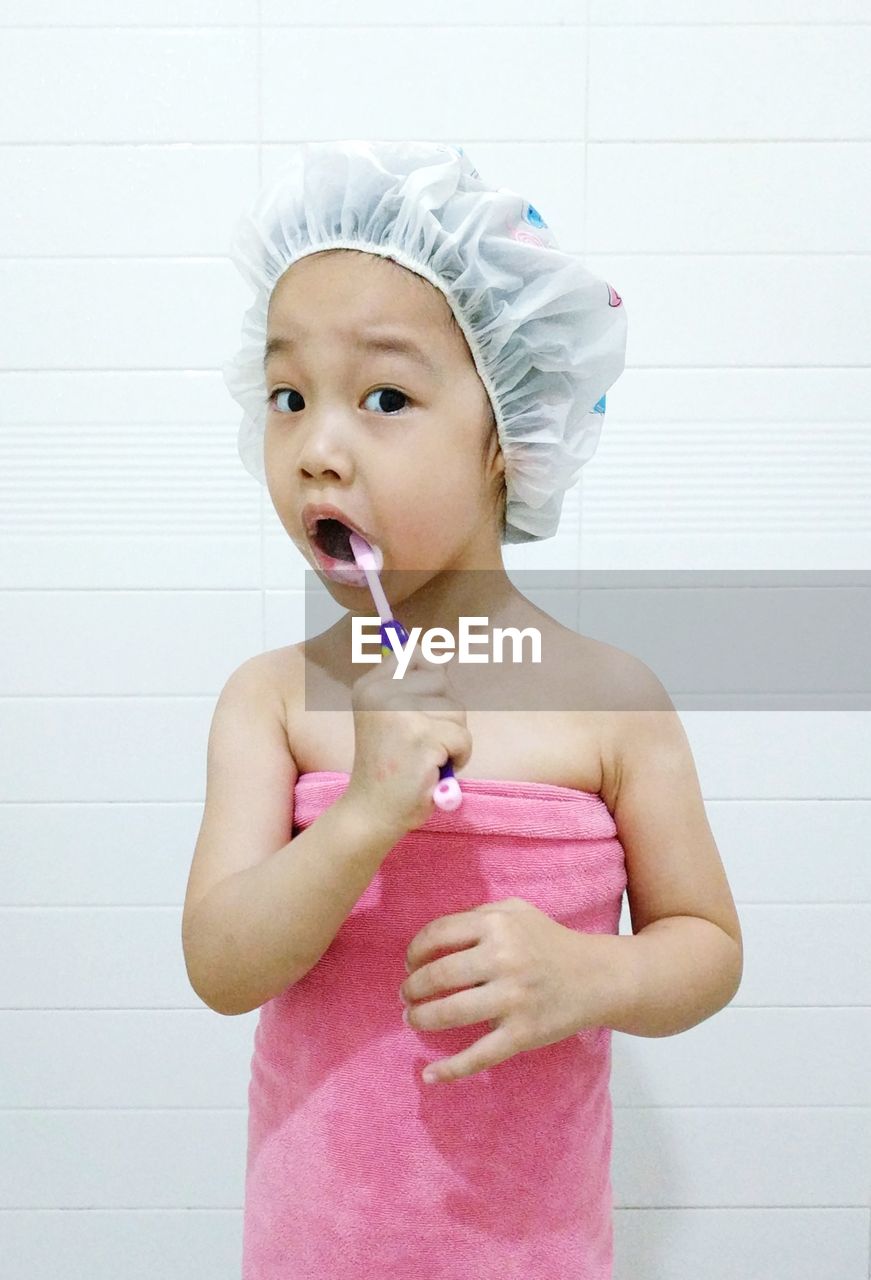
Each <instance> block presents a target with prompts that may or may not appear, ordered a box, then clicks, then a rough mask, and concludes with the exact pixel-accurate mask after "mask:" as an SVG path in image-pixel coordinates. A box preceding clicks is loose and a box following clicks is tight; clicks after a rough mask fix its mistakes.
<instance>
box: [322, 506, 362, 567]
mask: <svg viewBox="0 0 871 1280" xmlns="http://www.w3.org/2000/svg"><path fill="white" fill-rule="evenodd" d="M312 541H313V542H314V544H315V546H316V547H318V549H319V550H320V551H323V553H324V554H325V555H328V556H332V557H333V559H334V560H348V561H349V562H350V563H351V564H356V563H357V562H356V560H355V559H354V552H353V551H352V550H351V530H350V529H349V528H348V526H347V525H346V524H342V522H341V520H331V519H329V518H326V517H325V518H324V519H322V520H318V522H317V523H316V525H315V527H314V533H313V534H312Z"/></svg>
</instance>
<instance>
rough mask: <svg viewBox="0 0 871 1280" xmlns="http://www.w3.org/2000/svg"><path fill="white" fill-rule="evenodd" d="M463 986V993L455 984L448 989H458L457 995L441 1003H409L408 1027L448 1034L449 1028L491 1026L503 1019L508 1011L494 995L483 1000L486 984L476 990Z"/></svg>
mask: <svg viewBox="0 0 871 1280" xmlns="http://www.w3.org/2000/svg"><path fill="white" fill-rule="evenodd" d="M462 985H463V986H464V988H465V989H464V990H460V986H461V984H460V983H459V982H457V983H453V982H452V983H451V984H450V987H449V988H448V989H449V990H452V991H453V990H454V989H455V988H456V994H454V995H449V996H443V997H442V998H441V999H439V1000H428V1001H426V1002H425V1003H420V1002H418V1003H416V1004H415V1003H414V1002H413V1001H410V1002H409V1005H408V1007H407V1009H406V1011H405V1012H406V1021H407V1023H408V1025H409V1026H410V1027H413V1028H414V1030H415V1031H445V1030H447V1029H448V1028H450V1027H472V1026H474V1025H475V1023H476V1022H491V1020H493V1019H496V1018H501V1017H502V1016H503V1014H504V1013H505V1010H504V1009H502V1008H497V1002H496V1001H494V998H493V993H492V992H490V994H489V995H488V994H486V993H485V994H484V995H483V996H482V994H481V990H482V987H483V986H484V983H483V982H482V983H480V984H476V985H475V986H472V984H471V983H466V984H462ZM482 1001H484V1002H485V1004H482ZM491 1025H492V1022H491Z"/></svg>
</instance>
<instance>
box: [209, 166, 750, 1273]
mask: <svg viewBox="0 0 871 1280" xmlns="http://www.w3.org/2000/svg"><path fill="white" fill-rule="evenodd" d="M234 257H235V260H236V262H237V264H238V265H239V266H240V269H241V270H242V271H243V273H244V274H245V276H246V278H247V279H248V280H249V281H250V283H252V284H253V286H254V288H255V290H256V300H255V302H254V304H253V305H252V307H251V309H250V310H249V311H248V313H247V315H246V317H245V322H244V330H243V332H244V336H245V339H246V341H245V345H244V346H243V349H242V351H241V352H240V354H239V356H238V357H237V358H236V360H235V361H233V362H231V363H230V364H229V365H228V366H227V367H226V369H225V377H226V380H227V383H228V386H229V388H230V390H231V391H232V393H233V395H234V396H235V397H236V398H237V399H238V400H239V402H240V403H241V404H242V405H243V407H244V408H245V417H244V419H243V423H242V427H241V431H240V453H241V456H242V458H243V461H244V462H245V465H246V466H247V467H248V469H249V470H250V471H251V472H252V474H254V475H255V476H256V477H257V478H258V479H260V480H261V481H262V482H264V481H265V483H266V485H267V487H268V491H269V495H270V498H271V500H272V503H273V505H274V507H275V511H276V513H277V514H278V517H279V519H280V520H281V522H282V524H283V526H284V528H285V529H286V530H287V533H288V535H289V536H290V538H291V539H292V540H293V541H294V543H295V544H296V545H297V546H298V547H299V549H300V551H301V552H302V554H303V556H304V557H305V559H306V560H307V562H308V563H309V564H310V565H311V566H312V567H313V568H314V569H315V570H316V572H317V573H318V575H319V577H320V578H321V580H322V581H323V582H324V583H325V584H326V588H327V589H328V590H329V592H330V593H331V595H332V596H333V598H334V599H335V600H336V601H337V602H338V603H339V604H340V605H342V607H343V608H344V609H345V610H346V613H345V614H344V616H343V617H342V618H341V620H340V621H339V622H338V623H337V624H336V625H335V626H333V627H332V628H330V629H329V630H328V631H326V632H324V633H323V634H322V635H318V636H316V637H315V638H314V639H312V640H309V641H306V642H304V643H300V644H297V645H291V646H289V647H288V648H284V649H279V650H275V651H271V652H269V653H267V654H263V655H258V657H257V658H254V659H250V660H249V661H248V662H246V663H244V664H243V665H242V666H241V667H240V668H239V669H238V670H237V671H235V672H234V673H233V674H232V676H231V677H230V679H229V680H228V681H227V684H226V685H225V687H224V689H223V690H222V692H221V695H220V698H219V700H218V705H217V707H216V710H215V716H214V720H213V724H212V730H211V733H210V737H209V753H208V778H207V792H206V803H205V810H204V815H203V823H202V828H201V830H200V835H199V839H198V841H197V847H196V851H195V854H194V860H193V865H192V868H191V875H190V879H189V882H188V889H187V894H186V900H185V911H184V921H183V940H184V951H185V961H186V964H187V968H188V974H189V976H190V980H191V983H192V985H193V987H194V989H195V990H196V991H197V993H198V994H199V995H200V996H201V998H202V999H203V1000H204V1001H205V1002H206V1003H207V1004H208V1005H209V1006H210V1007H211V1008H213V1009H215V1010H217V1011H219V1012H222V1013H226V1014H233V1013H242V1012H247V1011H249V1010H251V1009H254V1008H259V1009H260V1016H259V1021H258V1024H257V1029H256V1036H255V1044H254V1054H253V1058H252V1063H251V1080H250V1085H249V1092H248V1101H249V1127H248V1159H247V1174H246V1185H245V1217H244V1240H243V1280H290V1278H291V1277H292V1278H293V1280H307V1278H308V1277H312V1278H314V1277H318V1280H322V1278H323V1277H330V1280H346V1277H347V1278H348V1280H350V1277H352V1276H353V1277H355V1280H356V1277H359V1276H360V1275H373V1276H376V1275H377V1276H378V1277H379V1280H419V1278H420V1277H426V1280H459V1278H460V1277H463V1280H466V1278H467V1277H469V1276H475V1277H476V1278H478V1280H483V1278H484V1277H489V1276H499V1277H500V1278H501V1280H508V1278H511V1277H518V1278H519V1277H523V1280H533V1278H534V1280H568V1278H569V1277H573V1278H574V1280H606V1278H608V1277H610V1276H611V1274H612V1263H613V1232H612V1221H611V1213H612V1195H611V1180H610V1159H611V1136H612V1117H611V1099H610V1093H609V1075H610V1061H611V1059H610V1053H611V1032H612V1030H615V1029H616V1030H622V1031H624V1032H626V1033H629V1034H637V1035H670V1034H674V1033H675V1032H677V1031H680V1030H684V1029H686V1028H687V1027H689V1026H693V1025H695V1024H696V1023H697V1022H700V1021H701V1020H702V1019H703V1018H706V1017H709V1016H711V1014H713V1013H715V1012H716V1011H717V1010H718V1009H720V1008H722V1007H723V1006H724V1005H725V1004H727V1003H728V1001H729V1000H730V999H731V998H732V996H733V995H734V994H735V991H736V990H737V988H738V985H739V983H740V977H741V967H742V947H741V934H740V929H739V925H738V920H737V915H736V912H735V906H734V902H733V900H732V896H731V893H730V891H729V887H728V884H727V881H726V877H725V874H724V871H723V867H722V863H721V861H720V858H719V855H718V852H717V848H716V845H715V843H714V840H713V837H712V835H711V831H710V827H709V825H708V822H707V819H706V816H705V810H704V804H703V802H702V798H701V794H700V790H699V785H698V779H697V777H696V773H695V769H694V765H693V761H692V757H691V754H690V751H689V746H688V743H687V741H686V737H685V735H684V733H683V730H682V727H681V725H680V721H679V720H678V718H677V716H676V714H675V712H674V709H673V707H672V705H671V703H670V700H669V699H668V696H667V694H666V693H665V690H664V689H663V687H662V685H661V684H660V682H659V681H658V680H657V678H656V677H655V675H654V674H653V673H652V672H651V671H650V670H649V669H648V668H647V667H645V666H644V664H643V663H641V662H639V661H638V660H637V659H634V658H633V657H632V656H631V655H628V654H625V653H622V652H621V651H619V650H616V649H614V648H612V647H610V646H608V645H604V644H600V643H598V642H596V641H593V640H591V639H589V638H587V637H583V636H580V635H578V634H576V633H575V632H573V631H571V630H569V629H567V628H564V627H562V626H560V625H559V624H558V623H556V622H555V621H554V620H553V619H552V618H550V617H549V616H548V615H547V614H546V613H544V612H542V611H541V610H539V609H537V608H535V607H534V606H533V605H532V604H531V603H530V602H529V601H528V600H527V599H526V598H525V597H524V596H523V595H522V594H521V593H520V592H519V591H518V590H517V589H516V588H515V587H514V586H513V584H512V583H511V581H510V580H509V578H508V576H507V574H506V572H505V569H504V566H503V563H502V554H501V547H502V544H503V543H512V542H524V541H538V540H541V539H545V538H548V537H551V536H552V535H553V534H554V533H555V532H556V529H557V524H558V520H559V513H560V509H561V504H562V498H563V495H564V493H565V490H566V489H567V488H568V487H569V486H570V485H571V484H572V482H573V481H574V480H575V479H576V477H577V473H578V469H579V467H580V466H581V465H582V464H583V462H584V461H586V459H587V458H588V457H589V456H590V455H591V454H592V452H593V451H594V449H595V446H596V442H597V439H598V434H599V431H600V428H601V420H602V419H601V415H602V412H603V410H604V393H605V391H606V390H607V388H608V387H609V386H610V385H611V384H612V383H613V382H614V380H615V379H616V378H617V377H618V376H619V374H620V372H621V371H622V368H623V363H624V353H625V340H626V320H625V314H624V309H623V307H622V305H621V301H620V298H619V296H618V295H617V294H616V293H615V291H614V290H613V289H612V288H611V287H610V286H609V285H607V284H606V283H605V282H604V281H601V280H599V279H597V278H596V277H595V276H593V275H591V274H590V273H589V272H588V271H587V270H586V269H585V268H584V267H583V266H582V265H581V264H580V263H579V262H578V261H577V259H575V258H574V257H572V256H571V255H568V254H565V253H563V252H561V251H560V250H559V249H558V248H557V246H556V243H555V241H554V238H553V235H552V234H551V232H550V231H549V230H548V229H547V227H546V224H545V223H544V222H543V220H542V218H541V216H540V215H539V214H538V213H537V212H536V211H535V209H533V208H532V206H531V205H529V204H528V203H527V202H525V201H524V200H522V199H521V198H520V197H519V196H517V195H515V194H514V193H513V192H512V191H510V190H508V189H506V188H499V189H498V190H495V189H493V188H491V187H488V186H487V185H486V184H485V183H484V181H483V180H482V179H481V178H480V176H479V174H478V172H477V170H475V169H474V168H473V166H472V165H471V163H470V161H469V159H468V158H467V157H466V156H465V155H464V153H463V152H462V149H461V148H457V147H448V146H442V145H438V144H433V143H412V142H381V143H366V142H358V141H355V142H331V143H324V144H316V145H315V144H308V145H304V146H302V147H300V148H297V150H296V152H295V153H294V155H293V158H292V160H291V163H290V164H289V165H288V166H287V167H286V168H285V169H284V170H283V171H282V172H281V174H280V175H279V177H278V179H277V180H276V181H275V182H274V183H273V184H272V185H271V186H270V187H268V188H267V189H266V190H265V191H264V192H263V193H261V195H260V197H259V198H258V201H257V203H256V205H255V206H254V209H253V210H252V212H251V214H250V215H249V216H248V217H247V218H246V219H244V220H243V222H242V223H241V224H240V226H239V229H238V235H237V240H236V243H235V246H234ZM351 529H353V530H356V531H357V532H358V533H361V534H362V535H363V536H364V537H365V538H366V539H367V541H369V542H370V544H372V545H373V546H374V547H376V548H377V549H378V551H379V552H380V554H381V556H382V558H383V569H382V573H381V581H382V585H383V587H384V590H385V593H386V596H387V599H388V601H389V602H390V605H391V609H392V612H393V614H394V616H396V617H398V618H399V619H400V621H402V623H403V625H404V626H405V627H406V629H407V630H408V631H409V632H412V629H413V628H415V627H420V628H422V631H423V632H426V631H427V630H428V629H429V628H433V627H441V628H445V630H446V631H447V633H448V634H449V635H451V636H454V637H455V636H457V635H458V634H459V632H460V628H461V620H463V619H471V618H475V619H483V620H485V622H486V625H487V627H488V628H490V630H491V634H495V629H496V628H498V627H502V626H505V627H516V628H518V629H519V630H520V631H523V630H524V629H525V628H530V629H531V631H535V632H537V633H538V635H539V638H540V646H541V648H540V656H541V661H540V663H533V662H531V661H530V660H529V650H528V649H527V650H526V658H525V660H521V661H514V662H512V661H503V662H502V663H501V664H500V663H496V662H492V661H491V662H489V663H483V664H482V663H481V662H475V663H466V664H464V663H462V662H457V661H451V662H450V672H449V673H448V671H447V669H446V666H445V665H442V664H439V663H437V662H435V661H431V660H430V658H429V657H427V656H425V655H424V654H422V653H421V652H419V651H417V652H415V654H414V656H413V658H412V659H411V662H410V663H409V665H408V668H407V670H405V672H404V674H403V675H402V678H401V679H396V678H395V677H396V676H397V675H398V674H399V672H398V664H397V658H396V655H395V654H390V655H386V654H385V655H384V656H383V659H382V660H381V661H380V662H376V663H375V665H371V664H369V663H367V664H365V665H361V663H360V662H359V661H357V660H356V659H355V653H354V646H353V640H354V632H353V626H354V622H355V620H357V619H363V618H365V619H370V620H371V619H373V618H375V614H376V610H375V607H374V604H373V601H372V598H371V595H370V594H369V591H368V587H367V585H366V579H365V577H364V576H363V575H362V574H361V573H360V572H359V571H358V570H356V569H355V568H354V567H353V564H352V555H351V552H350V548H349V543H348V532H349V530H351ZM370 652H371V649H370ZM478 652H480V650H479V651H478ZM515 656H516V655H515ZM448 760H450V761H451V762H452V764H453V767H454V772H455V775H456V777H457V779H458V780H459V783H460V787H461V790H462V803H461V805H460V807H459V808H458V809H455V810H453V811H443V810H441V809H437V808H436V806H435V804H434V801H433V790H434V787H435V784H436V783H437V782H438V779H439V769H440V766H442V765H444V764H445V763H446V761H448ZM624 890H628V894H629V902H630V906H631V912H632V924H633V935H631V936H627V935H623V936H620V935H619V933H618V929H619V919H620V909H621V901H622V895H623V892H624ZM424 1068H431V1069H432V1070H433V1071H434V1080H435V1083H433V1084H430V1083H428V1079H429V1076H428V1073H427V1072H426V1071H425V1070H424Z"/></svg>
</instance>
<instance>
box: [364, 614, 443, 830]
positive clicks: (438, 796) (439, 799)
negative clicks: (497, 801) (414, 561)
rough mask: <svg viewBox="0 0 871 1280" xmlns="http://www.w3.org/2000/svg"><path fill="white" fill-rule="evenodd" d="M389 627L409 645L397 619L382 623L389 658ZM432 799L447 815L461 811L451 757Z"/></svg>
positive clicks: (440, 770) (390, 651)
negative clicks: (456, 810)
mask: <svg viewBox="0 0 871 1280" xmlns="http://www.w3.org/2000/svg"><path fill="white" fill-rule="evenodd" d="M388 627H389V628H390V630H391V631H392V632H393V633H394V635H395V636H396V639H397V640H398V641H399V643H400V644H401V645H402V647H403V648H404V647H405V646H406V645H407V644H408V632H407V631H406V630H405V627H404V626H403V625H402V623H401V622H398V621H397V620H396V618H391V619H390V621H389V622H382V623H381V653H382V654H383V655H385V656H388V657H389V655H390V654H391V653H392V652H393V649H392V648H391V646H390V639H389V637H388V634H387V629H388ZM432 798H433V802H434V804H435V806H436V808H437V809H442V810H444V811H445V812H446V813H449V812H451V811H452V810H453V809H459V807H460V805H461V804H462V803H463V793H462V791H461V790H460V784H459V782H458V781H457V779H456V778H455V777H454V767H453V765H452V764H451V760H450V757H448V759H447V760H446V761H445V763H444V764H443V765H440V766H439V780H438V782H437V783H436V785H435V787H434V788H433V793H432Z"/></svg>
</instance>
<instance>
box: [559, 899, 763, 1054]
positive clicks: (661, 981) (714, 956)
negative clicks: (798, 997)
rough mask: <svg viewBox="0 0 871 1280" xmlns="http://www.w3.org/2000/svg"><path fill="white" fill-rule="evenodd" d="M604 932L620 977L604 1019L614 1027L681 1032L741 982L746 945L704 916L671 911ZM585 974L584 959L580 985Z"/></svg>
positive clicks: (627, 1030)
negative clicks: (624, 930)
mask: <svg viewBox="0 0 871 1280" xmlns="http://www.w3.org/2000/svg"><path fill="white" fill-rule="evenodd" d="M597 936H598V935H597ZM601 936H602V939H603V941H604V942H606V943H608V944H609V945H610V944H613V947H612V949H613V952H614V960H613V965H612V972H613V974H614V975H615V980H614V981H613V983H612V984H611V994H610V996H609V998H608V1003H607V1008H606V1010H605V1013H604V1016H603V1017H602V1018H601V1020H600V1025H601V1026H604V1027H610V1028H611V1030H612V1031H622V1032H624V1033H625V1034H626V1035H630V1036H674V1035H677V1034H678V1033H679V1032H681V1031H688V1030H689V1029H690V1027H694V1026H696V1025H697V1024H698V1023H699V1022H704V1020H705V1019H706V1018H710V1017H711V1016H712V1015H713V1014H715V1013H719V1011H720V1010H721V1009H722V1008H724V1007H725V1006H726V1005H727V1004H728V1003H729V1001H730V1000H731V999H732V998H733V996H734V995H735V993H736V991H737V990H738V988H739V986H740V985H741V972H742V954H741V947H740V945H739V944H738V943H736V941H735V939H734V938H732V937H730V936H729V934H728V933H725V932H724V931H723V930H722V929H721V928H720V927H719V925H716V924H714V923H713V922H712V921H710V920H704V919H702V918H701V917H700V916H667V917H665V918H664V919H662V920H654V921H653V922H652V923H651V924H649V925H647V926H646V927H645V928H644V929H641V930H640V931H639V932H638V933H635V934H619V935H615V934H603V935H601ZM578 959H579V962H580V961H582V956H581V954H580V950H579V953H578ZM583 972H586V969H585V967H584V968H583ZM581 977H582V966H581V964H579V968H578V990H579V991H580V990H582V985H581Z"/></svg>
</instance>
